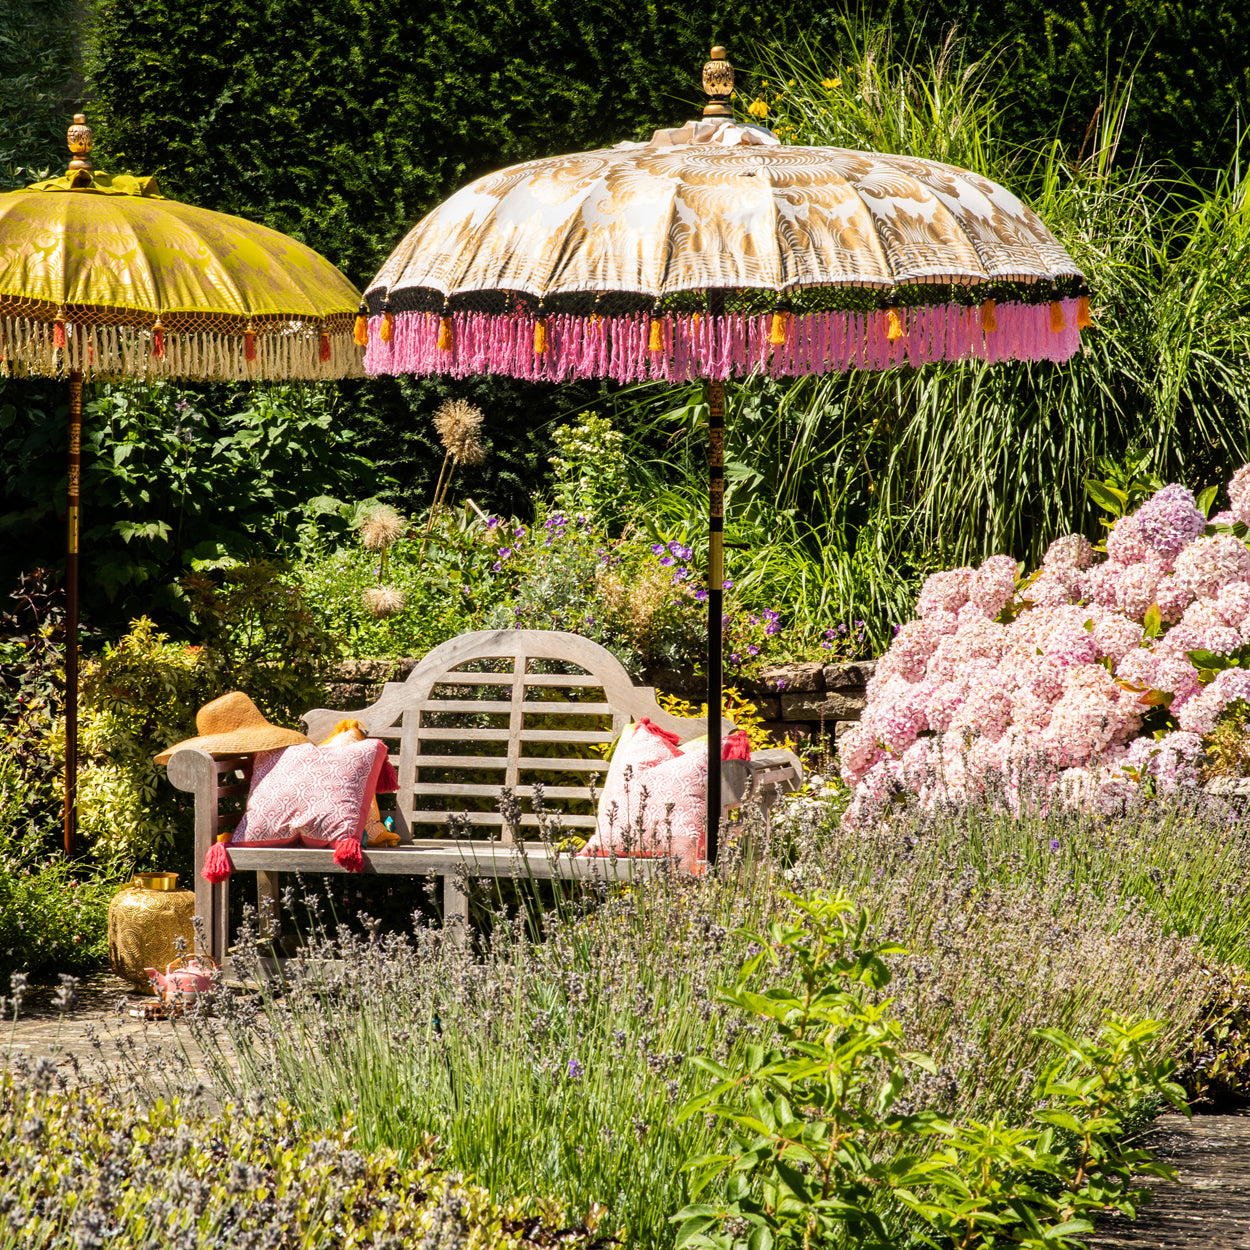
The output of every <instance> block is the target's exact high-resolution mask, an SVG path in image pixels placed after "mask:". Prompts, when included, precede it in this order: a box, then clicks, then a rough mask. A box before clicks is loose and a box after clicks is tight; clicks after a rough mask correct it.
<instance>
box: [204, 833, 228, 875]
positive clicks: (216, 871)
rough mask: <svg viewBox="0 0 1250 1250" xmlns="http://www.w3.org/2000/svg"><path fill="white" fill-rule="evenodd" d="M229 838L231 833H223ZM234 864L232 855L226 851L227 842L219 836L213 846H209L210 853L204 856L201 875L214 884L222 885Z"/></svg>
mask: <svg viewBox="0 0 1250 1250" xmlns="http://www.w3.org/2000/svg"><path fill="white" fill-rule="evenodd" d="M223 836H224V837H225V838H226V839H227V840H228V839H229V837H230V835H229V834H225V835H223ZM233 868H234V866H233V865H232V864H231V863H230V855H229V853H228V852H227V851H226V843H225V842H224V841H222V838H221V837H219V838H218V840H217V841H216V842H214V843H213V845H212V846H210V847H209V848H208V854H207V855H205V856H204V867H203V868H201V869H200V876H201V877H203V878H204V880H205V881H211V882H212V884H213V885H220V884H221V883H222V882H223V881H225V880H226V879H227V878H228V877H229V876H230V873H231V872H232V871H233Z"/></svg>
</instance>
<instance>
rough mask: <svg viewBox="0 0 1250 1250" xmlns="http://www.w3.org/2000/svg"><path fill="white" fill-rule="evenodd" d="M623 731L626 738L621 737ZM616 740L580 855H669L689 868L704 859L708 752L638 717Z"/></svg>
mask: <svg viewBox="0 0 1250 1250" xmlns="http://www.w3.org/2000/svg"><path fill="white" fill-rule="evenodd" d="M626 734H628V736H626ZM626 734H622V736H621V740H620V741H619V742H618V743H617V747H616V751H615V753H614V754H613V756H612V764H611V767H610V768H609V770H608V775H607V777H606V779H605V780H604V783H603V793H602V794H601V795H600V798H599V812H598V818H597V828H596V830H595V834H594V836H593V837H592V838H591V839H590V841H589V842H587V843H586V845H585V847H583V848H582V850H581V851H580V854H581V855H583V856H596V855H597V856H607V855H637V856H643V857H655V856H658V855H672V856H674V857H675V858H676V859H677V862H678V863H679V864H680V865H681V867H682V868H684V869H686V870H687V871H688V872H697V871H699V868H700V865H701V861H703V860H705V859H706V858H707V850H706V847H707V835H706V831H705V829H704V823H705V820H706V810H705V809H706V807H707V750H706V748H705V749H702V750H700V749H697V748H696V749H695V750H693V751H690V752H688V753H682V752H681V751H680V750H678V747H677V739H676V736H675V735H673V734H669V733H667V732H666V731H665V730H663V729H660V728H659V727H658V726H656V725H653V724H651V722H650V721H647V720H643V721H640V722H639V724H638V725H637V726H635V727H634V728H633V731H632V732H630V731H628V730H627V731H626Z"/></svg>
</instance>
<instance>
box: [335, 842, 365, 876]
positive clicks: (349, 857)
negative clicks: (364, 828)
mask: <svg viewBox="0 0 1250 1250" xmlns="http://www.w3.org/2000/svg"><path fill="white" fill-rule="evenodd" d="M334 862H335V863H336V864H338V866H339V867H340V868H346V869H347V871H348V872H360V871H361V869H362V868H364V866H365V857H364V856H363V855H362V854H361V853H360V842H359V841H358V840H357V839H356V838H341V839H340V840H339V841H338V842H336V843H335V844H334Z"/></svg>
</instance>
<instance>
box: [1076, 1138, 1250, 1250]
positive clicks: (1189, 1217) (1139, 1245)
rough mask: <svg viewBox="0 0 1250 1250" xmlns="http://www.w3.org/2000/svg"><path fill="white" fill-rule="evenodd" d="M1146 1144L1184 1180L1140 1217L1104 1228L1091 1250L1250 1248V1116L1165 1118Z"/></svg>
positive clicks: (1161, 1185)
mask: <svg viewBox="0 0 1250 1250" xmlns="http://www.w3.org/2000/svg"><path fill="white" fill-rule="evenodd" d="M1146 1144H1147V1145H1148V1146H1149V1148H1150V1149H1152V1150H1154V1151H1155V1152H1156V1153H1157V1154H1158V1155H1159V1156H1160V1157H1161V1158H1163V1159H1166V1160H1167V1161H1168V1162H1169V1163H1170V1164H1171V1165H1172V1166H1173V1167H1174V1168H1175V1169H1176V1171H1177V1173H1178V1174H1179V1180H1178V1181H1177V1182H1176V1183H1171V1182H1163V1181H1156V1182H1153V1183H1152V1184H1151V1188H1152V1189H1153V1191H1154V1200H1153V1201H1152V1202H1151V1203H1150V1205H1149V1206H1146V1207H1143V1208H1142V1210H1141V1211H1140V1212H1139V1213H1138V1216H1137V1219H1135V1220H1128V1219H1123V1218H1120V1217H1115V1218H1112V1219H1108V1220H1105V1221H1103V1222H1102V1224H1101V1225H1100V1228H1099V1235H1098V1236H1097V1237H1096V1238H1094V1239H1092V1240H1091V1241H1090V1248H1091V1250H1121V1248H1123V1250H1147V1248H1148V1247H1149V1248H1150V1250H1170V1248H1171V1247H1185V1248H1188V1250H1198V1248H1199V1247H1202V1248H1203V1250H1250V1114H1245V1115H1206V1116H1202V1115H1199V1116H1194V1118H1193V1119H1192V1120H1187V1119H1186V1118H1185V1117H1184V1116H1182V1115H1165V1116H1160V1118H1159V1119H1158V1120H1156V1121H1155V1124H1154V1126H1153V1127H1152V1129H1151V1132H1150V1134H1149V1136H1148V1138H1147V1142H1146Z"/></svg>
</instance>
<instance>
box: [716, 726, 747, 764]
mask: <svg viewBox="0 0 1250 1250" xmlns="http://www.w3.org/2000/svg"><path fill="white" fill-rule="evenodd" d="M720 757H721V759H723V760H749V759H750V758H751V736H750V735H749V734H748V733H747V731H746V730H745V729H739V730H738V731H737V732H736V733H731V734H730V735H729V737H728V738H726V739H725V742H724V745H723V746H722V747H721V753H720Z"/></svg>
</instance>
